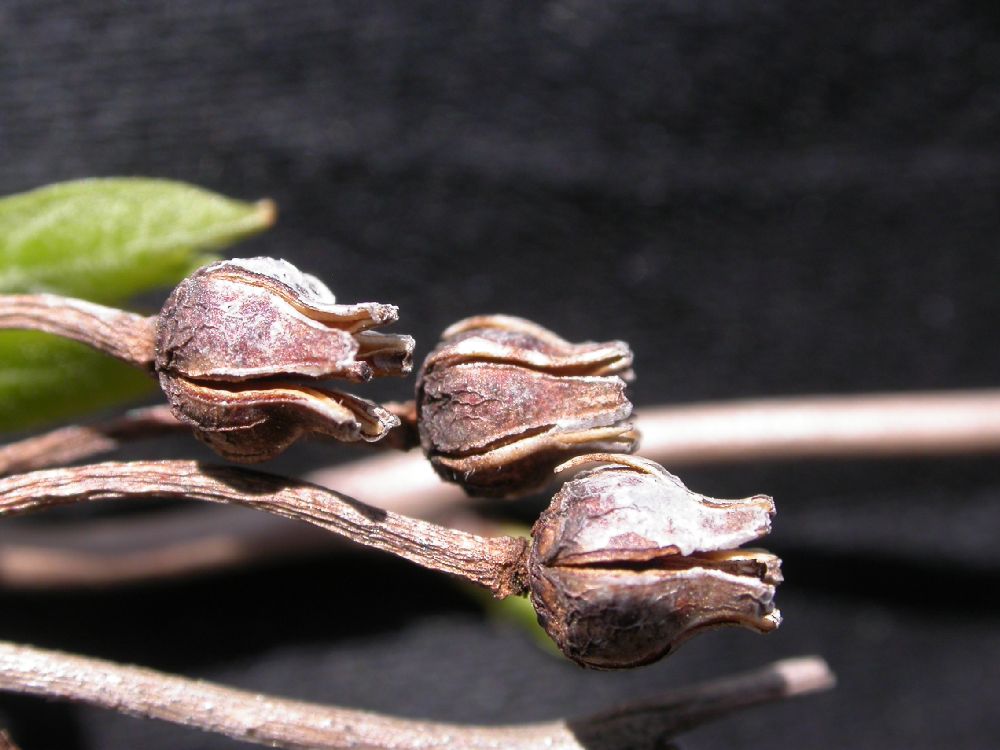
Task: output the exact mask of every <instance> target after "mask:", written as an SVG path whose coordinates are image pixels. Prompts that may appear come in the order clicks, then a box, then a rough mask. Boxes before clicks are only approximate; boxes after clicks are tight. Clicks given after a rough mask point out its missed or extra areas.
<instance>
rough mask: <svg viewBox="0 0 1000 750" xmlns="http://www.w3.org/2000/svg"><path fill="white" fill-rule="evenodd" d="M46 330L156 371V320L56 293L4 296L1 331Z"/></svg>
mask: <svg viewBox="0 0 1000 750" xmlns="http://www.w3.org/2000/svg"><path fill="white" fill-rule="evenodd" d="M3 328H7V329H11V328H16V329H21V330H30V331H44V332H45V333H53V334H56V335H57V336H64V337H65V338H68V339H73V340H74V341H79V342H81V343H84V344H87V345H88V346H92V347H94V348H95V349H97V350H98V351H102V352H104V353H105V354H110V355H111V356H112V357H116V358H118V359H120V360H122V361H123V362H126V363H128V364H130V365H133V366H135V367H139V368H141V369H144V370H152V368H153V357H154V352H153V340H154V336H155V328H156V317H155V316H154V317H151V318H150V317H144V316H142V315H136V314H135V313H130V312H125V311H124V310H117V309H115V308H113V307H104V306H103V305H95V304H94V303H92V302H85V301H83V300H78V299H72V298H70V297H60V296H58V295H55V294H11V295H0V329H3Z"/></svg>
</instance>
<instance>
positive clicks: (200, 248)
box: [0, 178, 274, 304]
mask: <svg viewBox="0 0 1000 750" xmlns="http://www.w3.org/2000/svg"><path fill="white" fill-rule="evenodd" d="M273 221H274V207H273V205H272V204H271V203H269V202H267V201H262V202H259V203H244V202H242V201H235V200H231V199H229V198H225V197H223V196H220V195H216V194H215V193H210V192H208V191H206V190H202V189H201V188H197V187H193V186H191V185H185V184H183V183H179V182H170V181H166V180H148V179H140V178H106V179H93V180H78V181H75V182H64V183H60V184H57V185H51V186H49V187H43V188H39V189H38V190H32V191H31V192H28V193H21V194H20V195H13V196H10V197H7V198H2V199H0V292H4V293H12V292H41V291H46V292H57V293H59V294H67V295H71V296H75V297H81V298H84V299H89V300H92V301H94V302H103V303H107V304H112V303H115V302H120V301H122V300H124V299H127V298H128V297H131V296H132V295H134V294H136V293H138V292H141V291H144V290H146V289H151V288H154V287H158V286H166V285H172V284H176V283H177V282H178V281H180V279H182V278H183V277H184V276H186V275H187V274H188V273H189V272H190V271H191V270H192V269H194V268H196V267H198V266H200V265H202V264H204V263H205V262H206V261H208V260H210V259H211V256H209V255H207V254H205V253H204V251H205V250H210V249H214V248H218V247H222V246H223V245H226V244H229V243H231V242H234V241H236V240H238V239H240V238H242V237H245V236H247V235H249V234H253V233H254V232H258V231H261V230H263V229H266V228H267V227H268V226H270V225H271V224H272V223H273Z"/></svg>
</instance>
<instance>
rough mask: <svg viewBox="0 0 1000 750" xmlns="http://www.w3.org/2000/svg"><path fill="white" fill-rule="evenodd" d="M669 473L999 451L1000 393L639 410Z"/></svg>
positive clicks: (649, 448)
mask: <svg viewBox="0 0 1000 750" xmlns="http://www.w3.org/2000/svg"><path fill="white" fill-rule="evenodd" d="M637 423H638V425H639V429H640V430H641V431H642V444H641V448H640V453H642V454H643V455H644V456H647V457H649V458H652V459H653V460H655V461H658V462H660V463H662V464H664V465H666V466H675V465H685V466H686V465H692V464H714V463H732V462H739V461H762V460H791V459H800V458H852V459H853V458H886V457H892V456H947V455H957V454H976V453H983V454H986V453H996V452H998V451H1000V390H996V389H994V390H979V391H940V392H923V393H886V394H868V395H855V396H814V397H804V398H773V399H754V400H747V401H730V402H719V403H706V404H690V405H687V406H657V407H649V408H645V409H641V410H640V414H639V418H638V420H637Z"/></svg>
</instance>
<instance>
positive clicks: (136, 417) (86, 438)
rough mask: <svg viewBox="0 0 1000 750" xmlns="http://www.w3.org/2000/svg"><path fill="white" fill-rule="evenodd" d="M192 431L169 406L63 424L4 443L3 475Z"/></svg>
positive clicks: (1, 456)
mask: <svg viewBox="0 0 1000 750" xmlns="http://www.w3.org/2000/svg"><path fill="white" fill-rule="evenodd" d="M190 431H191V430H190V428H189V427H188V426H187V425H185V424H181V423H180V422H178V421H177V420H176V419H174V417H173V416H172V415H171V413H170V407H169V406H166V405H162V406H150V407H147V408H143V409H133V410H131V411H129V412H126V413H125V414H123V415H122V416H121V417H118V418H116V419H111V420H108V421H106V422H100V423H98V424H95V425H85V426H74V427H62V428H60V429H57V430H52V431H51V432H46V433H44V434H42V435H38V436H36V437H30V438H25V439H24V440H19V441H17V442H15V443H10V444H9V445H5V446H2V447H0V476H3V475H6V474H18V473H20V472H23V471H34V470H35V469H45V468H48V467H50V466H62V465H65V464H68V463H72V462H73V461H77V460H79V459H82V458H89V457H90V456H95V455H98V454H101V453H110V452H111V451H114V450H117V449H118V448H120V447H122V445H124V444H126V443H128V442H132V441H135V440H143V439H149V438H156V437H160V436H162V435H169V434H172V433H179V432H190Z"/></svg>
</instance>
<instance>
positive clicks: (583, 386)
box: [417, 315, 638, 497]
mask: <svg viewBox="0 0 1000 750" xmlns="http://www.w3.org/2000/svg"><path fill="white" fill-rule="evenodd" d="M631 364H632V352H631V350H630V349H629V348H628V345H626V344H625V343H623V342H621V341H611V342H607V343H603V344H598V343H584V344H571V343H570V342H568V341H565V340H563V339H561V338H559V337H558V336H556V335H555V334H554V333H552V332H551V331H548V330H546V329H544V328H542V327H541V326H538V325H535V324H534V323H530V322H529V321H526V320H522V319H520V318H513V317H508V316H505V315H490V316H481V317H476V318H468V319H466V320H463V321H461V322H459V323H456V324H455V325H453V326H451V327H450V328H449V329H448V330H446V331H445V332H444V335H443V337H442V342H441V344H440V345H439V346H438V347H437V348H436V349H435V350H434V351H433V352H431V353H430V354H429V355H428V357H427V359H426V360H425V362H424V366H423V370H422V371H421V373H420V377H419V379H418V383H417V413H418V426H419V430H420V441H421V444H422V446H423V448H424V451H425V452H426V454H427V457H428V458H429V459H430V461H431V463H432V464H433V466H434V468H435V469H436V470H437V472H438V473H439V474H441V476H443V477H445V478H446V479H449V480H451V481H454V482H458V483H459V484H461V485H462V486H463V487H464V488H465V490H466V491H467V492H468V493H469V494H471V495H500V496H508V497H511V496H517V495H523V494H527V493H528V492H531V491H533V490H536V489H538V488H539V487H541V486H543V485H544V484H546V483H547V482H548V481H549V480H550V478H551V476H552V469H553V468H554V467H555V466H556V465H557V464H559V463H560V462H561V461H565V460H566V459H567V458H570V457H572V456H575V455H579V454H581V453H593V452H594V451H617V452H623V451H624V452H627V451H631V450H633V449H634V448H635V444H636V440H637V439H638V433H637V432H636V431H635V429H634V428H633V427H632V425H631V424H630V423H629V422H628V421H627V420H628V417H629V415H630V414H631V413H632V404H631V403H630V402H629V400H628V398H626V396H625V380H624V378H631V374H632V373H631V370H630V369H629V368H630V367H631Z"/></svg>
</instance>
